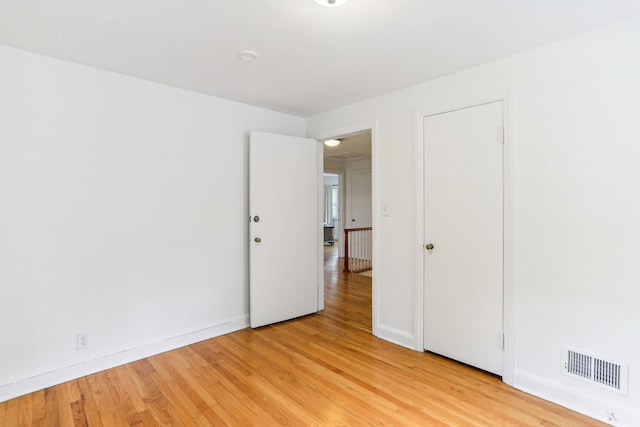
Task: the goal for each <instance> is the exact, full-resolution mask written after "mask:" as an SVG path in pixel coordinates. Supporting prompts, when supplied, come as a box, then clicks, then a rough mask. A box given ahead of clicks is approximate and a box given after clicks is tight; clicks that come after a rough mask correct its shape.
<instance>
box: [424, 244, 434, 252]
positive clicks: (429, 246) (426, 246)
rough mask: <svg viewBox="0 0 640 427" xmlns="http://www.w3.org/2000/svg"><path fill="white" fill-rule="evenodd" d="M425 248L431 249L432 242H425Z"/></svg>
mask: <svg viewBox="0 0 640 427" xmlns="http://www.w3.org/2000/svg"><path fill="white" fill-rule="evenodd" d="M425 248H426V249H427V250H428V251H430V250H431V249H433V243H427V244H426V245H425Z"/></svg>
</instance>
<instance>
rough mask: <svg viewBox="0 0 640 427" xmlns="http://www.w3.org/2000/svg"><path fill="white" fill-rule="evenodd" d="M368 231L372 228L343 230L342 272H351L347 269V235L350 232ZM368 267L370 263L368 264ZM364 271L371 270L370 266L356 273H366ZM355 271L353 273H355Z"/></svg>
mask: <svg viewBox="0 0 640 427" xmlns="http://www.w3.org/2000/svg"><path fill="white" fill-rule="evenodd" d="M369 230H373V228H372V227H360V228H345V229H344V270H343V271H344V272H345V273H350V272H352V271H351V270H350V269H349V233H352V232H356V231H369ZM369 265H370V263H369ZM366 270H371V266H369V267H367V268H364V269H361V270H359V271H357V272H360V271H366ZM355 272H356V271H354V273H355Z"/></svg>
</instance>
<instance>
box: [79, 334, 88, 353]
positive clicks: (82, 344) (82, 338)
mask: <svg viewBox="0 0 640 427" xmlns="http://www.w3.org/2000/svg"><path fill="white" fill-rule="evenodd" d="M87 348H89V334H78V350H85V349H87Z"/></svg>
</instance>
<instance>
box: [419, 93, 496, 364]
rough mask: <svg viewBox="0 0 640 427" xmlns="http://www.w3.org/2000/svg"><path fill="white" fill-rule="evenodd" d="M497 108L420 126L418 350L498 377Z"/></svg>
mask: <svg viewBox="0 0 640 427" xmlns="http://www.w3.org/2000/svg"><path fill="white" fill-rule="evenodd" d="M502 130H503V128H502V102H493V103H490V104H484V105H479V106H475V107H469V108H464V109H461V110H456V111H451V112H448V113H442V114H436V115H432V116H428V117H425V118H424V147H425V150H424V154H425V158H424V168H425V244H426V247H425V294H424V298H425V300H424V313H425V315H424V347H425V349H426V350H429V351H432V352H434V353H438V354H441V355H444V356H447V357H450V358H452V359H455V360H458V361H461V362H463V363H467V364H469V365H472V366H475V367H478V368H480V369H484V370H485V371H488V372H492V373H494V374H497V375H501V374H502V347H503V335H502V312H503V303H502V300H503V289H502V287H503V184H502V179H503V176H502V147H503V145H502V144H503V137H502Z"/></svg>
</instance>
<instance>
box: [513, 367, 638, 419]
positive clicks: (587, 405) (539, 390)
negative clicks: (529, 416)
mask: <svg viewBox="0 0 640 427" xmlns="http://www.w3.org/2000/svg"><path fill="white" fill-rule="evenodd" d="M572 381H574V382H575V386H572V385H570V384H568V383H565V382H559V381H552V380H550V379H548V378H545V377H541V376H538V375H535V374H532V373H530V372H526V371H523V370H520V369H514V371H513V384H512V385H513V387H515V388H517V389H518V390H521V391H524V392H525V393H528V394H531V395H533V396H537V397H540V398H542V399H544V400H548V401H549V402H553V403H556V404H558V405H560V406H564V407H565V408H569V409H571V410H572V411H576V412H579V413H581V414H584V415H586V416H588V417H591V418H595V419H596V420H600V421H602V422H605V423H608V424H610V425H614V426H620V427H624V426H628V427H631V426H640V412H639V411H637V410H636V411H633V410H630V409H629V405H620V404H619V403H618V402H617V401H616V400H615V399H606V398H603V397H602V396H601V395H596V394H594V393H590V392H589V391H585V385H584V383H583V382H582V381H580V380H572ZM616 395H617V394H616ZM608 411H613V412H614V413H615V420H609V419H608Z"/></svg>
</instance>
